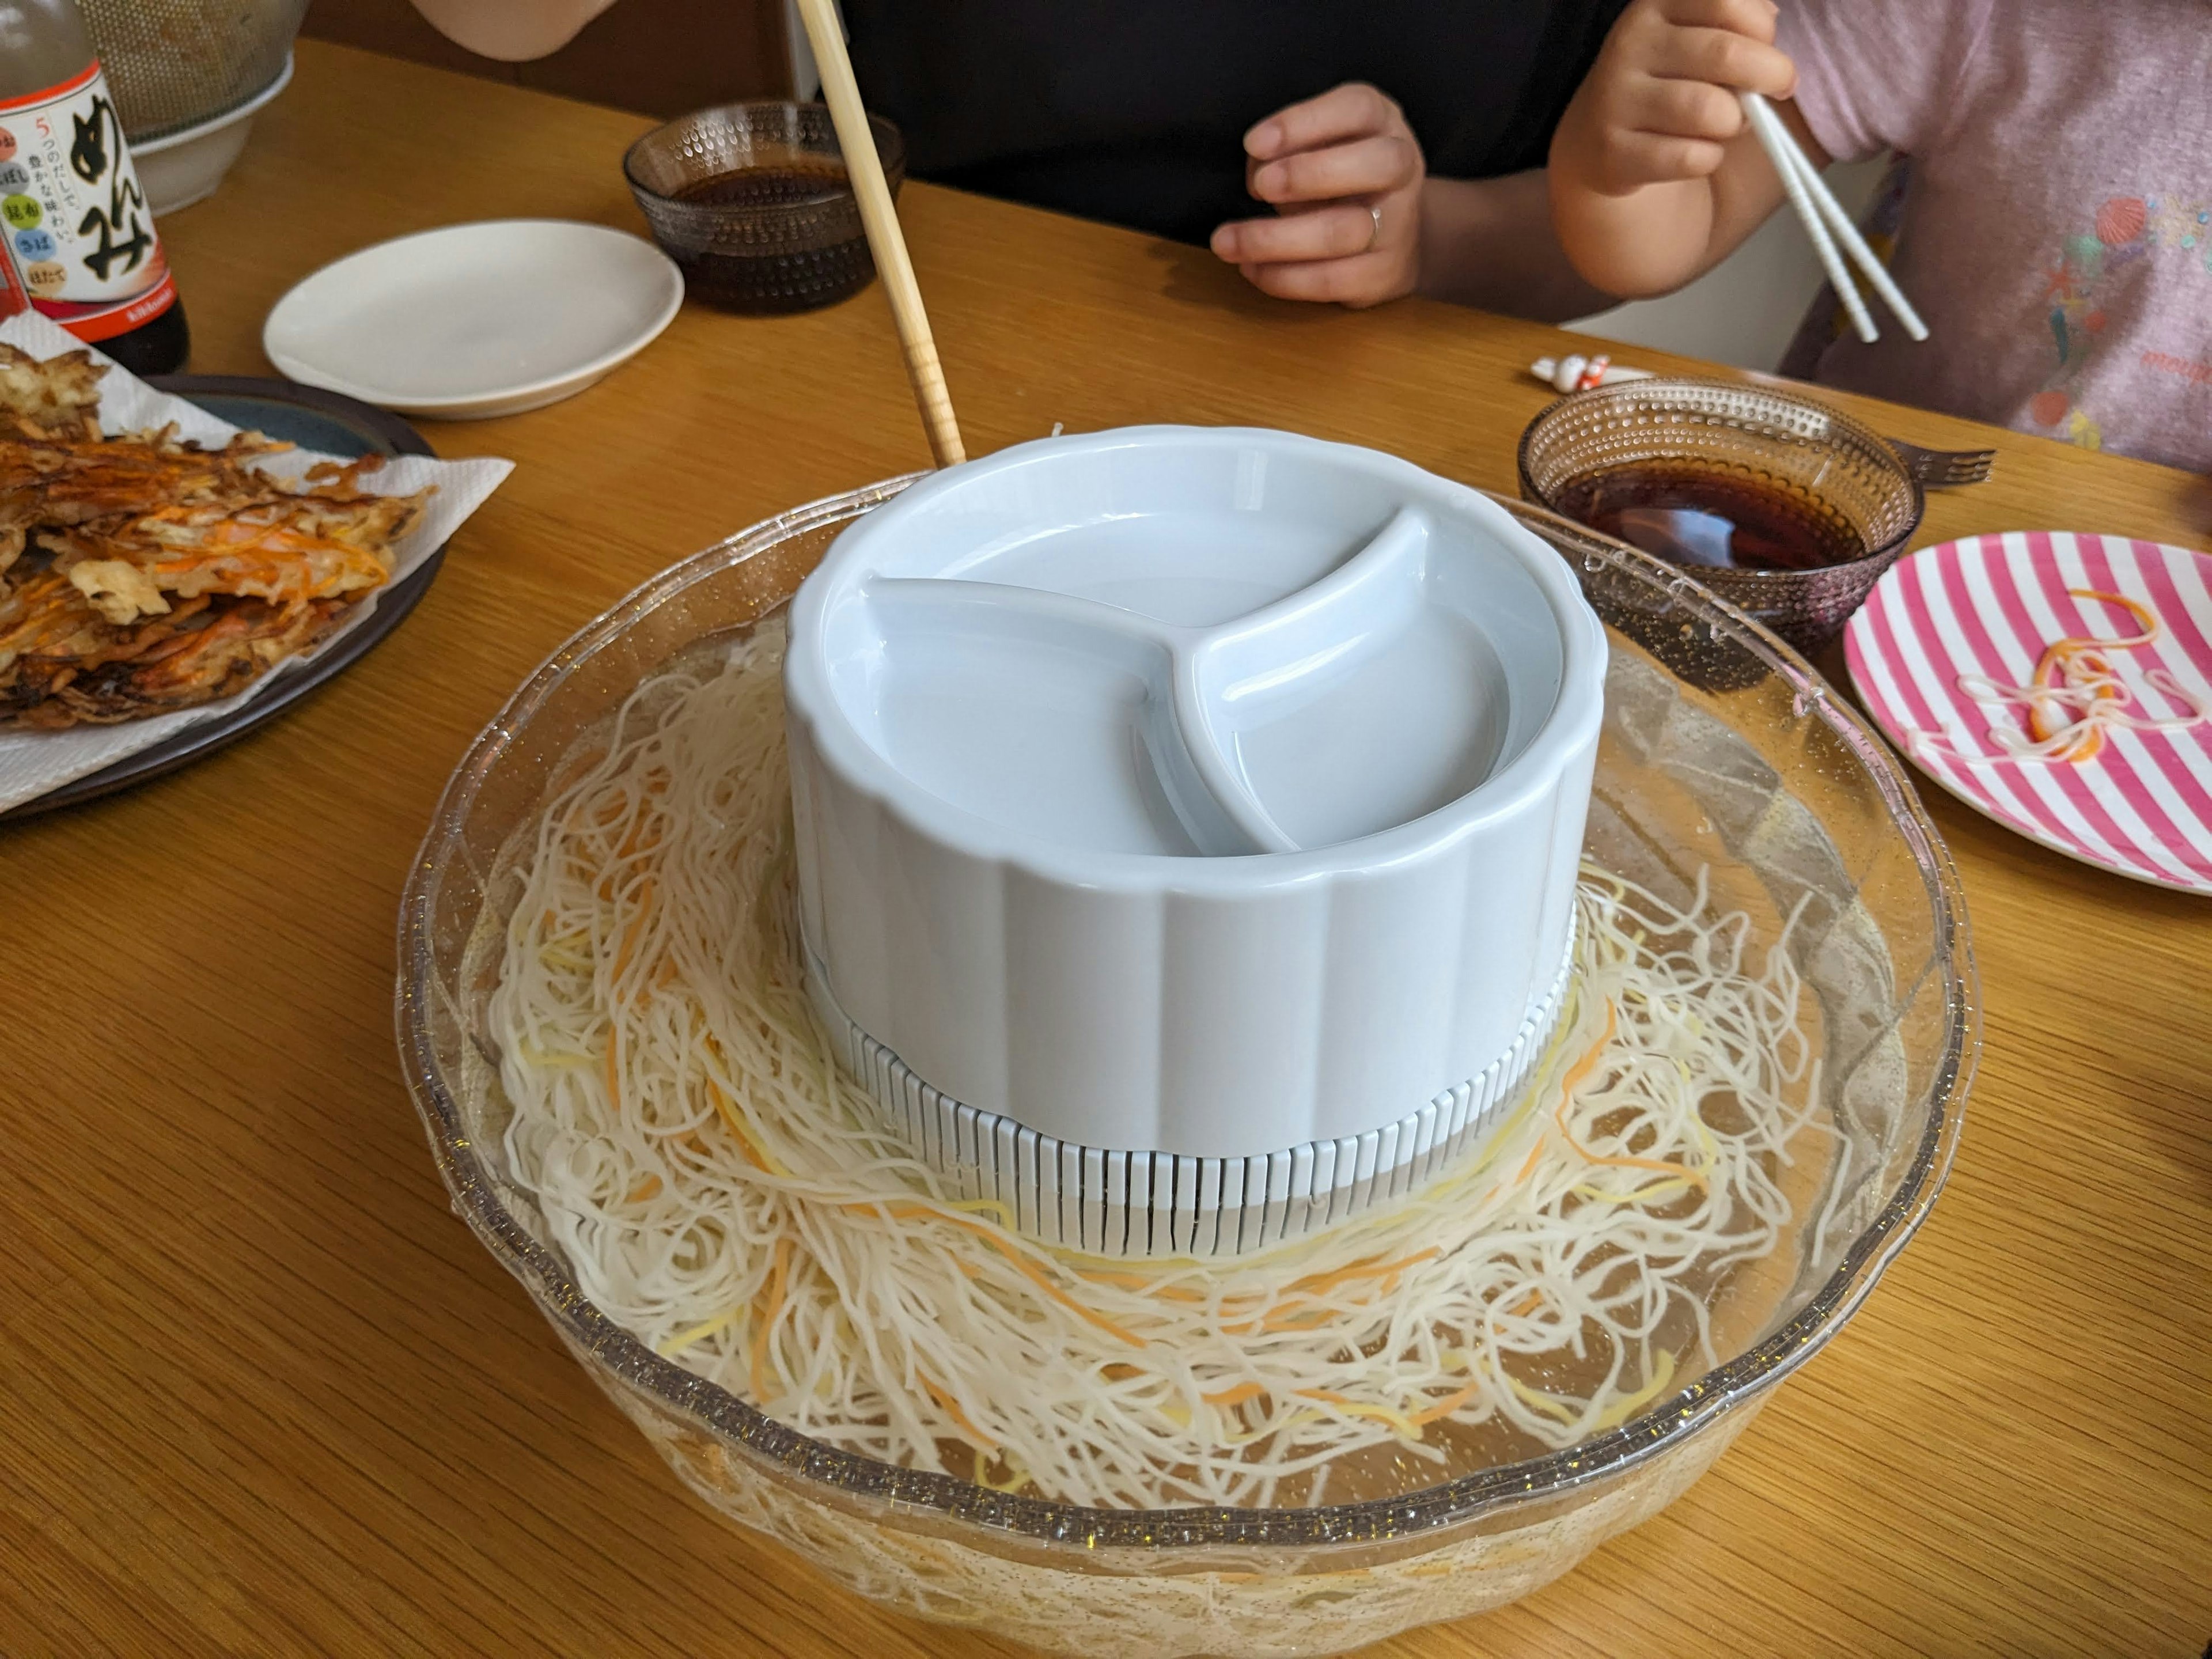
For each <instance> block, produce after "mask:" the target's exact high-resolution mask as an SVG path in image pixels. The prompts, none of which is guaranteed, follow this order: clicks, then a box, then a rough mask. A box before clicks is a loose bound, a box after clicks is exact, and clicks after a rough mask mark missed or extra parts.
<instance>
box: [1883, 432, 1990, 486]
mask: <svg viewBox="0 0 2212 1659" xmlns="http://www.w3.org/2000/svg"><path fill="white" fill-rule="evenodd" d="M1887 442H1888V444H1889V447H1891V448H1892V449H1893V450H1895V451H1896V452H1897V453H1898V456H1899V459H1902V460H1903V461H1904V463H1905V470H1906V471H1909V472H1911V474H1912V476H1913V477H1916V478H1917V479H1918V480H1919V481H1920V482H1921V483H1922V484H1923V486H1925V487H1926V488H1928V489H1959V488H1960V486H1962V485H1965V484H1978V483H1988V482H1989V477H1990V468H1991V467H1993V466H1995V465H1996V460H1997V453H1996V450H1994V449H1923V448H1922V447H1920V446H1919V445H1918V444H1909V443H1906V442H1905V441H1904V440H1903V439H1902V438H1891V439H1889V440H1887Z"/></svg>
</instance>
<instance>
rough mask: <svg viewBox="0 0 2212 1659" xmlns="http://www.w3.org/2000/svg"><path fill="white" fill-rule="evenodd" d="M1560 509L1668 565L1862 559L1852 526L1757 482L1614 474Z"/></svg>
mask: <svg viewBox="0 0 2212 1659" xmlns="http://www.w3.org/2000/svg"><path fill="white" fill-rule="evenodd" d="M1559 511H1560V512H1562V513H1565V514H1566V515H1567V516H1568V517H1569V518H1571V519H1577V520H1581V521H1582V522H1583V524H1586V525H1588V526H1589V527H1590V528H1591V529H1593V530H1596V531H1601V532H1603V533H1605V534H1606V535H1608V536H1613V537H1617V538H1620V540H1622V541H1624V542H1626V543H1628V544H1630V545H1631V546H1632V547H1640V548H1642V549H1643V550H1644V551H1645V552H1647V553H1653V554H1656V555H1657V556H1659V557H1661V558H1662V559H1664V560H1666V561H1667V562H1668V563H1670V564H1679V565H1684V566H1687V567H1689V568H1693V569H1695V568H1705V569H1715V568H1717V569H1725V570H1818V569H1820V568H1824V567H1825V566H1827V565H1832V564H1845V563H1848V562H1850V561H1851V560H1853V559H1863V558H1864V557H1865V556H1866V555H1867V551H1868V550H1867V546H1866V544H1865V543H1864V542H1863V541H1862V540H1861V539H1860V538H1859V536H1858V534H1857V532H1855V531H1853V530H1852V529H1851V528H1850V526H1847V525H1844V524H1842V523H1840V522H1838V521H1837V520H1834V519H1832V518H1829V517H1826V516H1825V515H1824V514H1823V513H1821V512H1820V509H1819V508H1818V507H1815V506H1814V503H1812V502H1811V501H1807V500H1806V499H1805V498H1804V497H1802V496H1800V495H1791V494H1790V493H1789V492H1787V491H1785V490H1784V489H1778V488H1777V487H1776V486H1774V485H1772V484H1768V483H1760V482H1759V480H1757V479H1753V478H1744V477H1731V476H1729V474H1726V473H1719V472H1705V471H1697V470H1696V469H1694V468H1686V467H1681V466H1679V465H1670V466H1653V465H1638V466H1625V467H1620V468H1617V469H1616V470H1614V471H1609V472H1601V473H1599V474H1598V475H1597V476H1596V477H1589V478H1579V479H1577V480H1576V481H1575V482H1574V483H1571V484H1569V485H1567V486H1566V488H1565V489H1562V490H1560V491H1559Z"/></svg>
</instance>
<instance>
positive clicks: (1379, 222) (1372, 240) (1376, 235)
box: [1359, 202, 1383, 253]
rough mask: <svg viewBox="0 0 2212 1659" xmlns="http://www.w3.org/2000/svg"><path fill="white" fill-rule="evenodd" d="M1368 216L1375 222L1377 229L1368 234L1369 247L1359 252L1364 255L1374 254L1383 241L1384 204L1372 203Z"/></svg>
mask: <svg viewBox="0 0 2212 1659" xmlns="http://www.w3.org/2000/svg"><path fill="white" fill-rule="evenodd" d="M1367 216H1368V217H1369V218H1370V219H1372V220H1373V221H1374V222H1375V228H1374V229H1372V230H1370V231H1369V232H1368V233H1367V246H1365V247H1364V248H1362V249H1360V250H1359V251H1360V252H1362V253H1372V252H1375V249H1376V246H1377V245H1378V244H1379V243H1380V242H1381V241H1382V240H1383V204H1382V203H1380V202H1370V203H1369V204H1367Z"/></svg>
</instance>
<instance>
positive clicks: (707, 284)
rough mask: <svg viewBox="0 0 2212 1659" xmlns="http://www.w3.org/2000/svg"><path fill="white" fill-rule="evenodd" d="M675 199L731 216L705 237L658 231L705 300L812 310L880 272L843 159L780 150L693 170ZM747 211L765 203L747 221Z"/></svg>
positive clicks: (687, 284) (734, 307) (744, 307)
mask: <svg viewBox="0 0 2212 1659" xmlns="http://www.w3.org/2000/svg"><path fill="white" fill-rule="evenodd" d="M674 199H675V200H677V201H678V202H682V203H684V204H685V205H687V206H690V207H696V208H710V209H721V210H727V213H728V216H729V222H728V223H727V224H726V225H723V226H719V227H718V228H716V230H715V231H714V234H712V235H711V236H710V237H709V238H708V240H707V241H706V243H705V245H704V246H696V245H690V243H689V240H688V239H679V238H676V237H671V236H667V235H664V236H662V237H661V238H660V242H661V246H662V247H663V248H665V250H666V251H667V253H668V255H669V257H670V258H672V259H674V260H675V261H676V263H677V264H678V266H679V267H681V268H682V270H683V272H684V290H685V292H686V293H688V294H689V295H690V296H691V298H693V299H695V300H697V301H702V303H704V304H707V305H710V306H717V307H720V308H721V309H723V310H725V311H745V312H775V311H806V310H811V308H812V307H816V306H822V305H828V304H829V303H830V302H831V301H836V300H842V299H843V298H844V297H845V296H846V295H848V294H852V293H854V292H856V291H858V290H859V289H863V288H866V286H867V285H868V281H869V279H870V278H871V277H872V276H874V275H875V273H876V267H875V262H874V260H873V259H872V258H870V257H869V254H868V243H867V237H866V234H865V233H864V232H863V231H862V229H861V227H860V212H859V210H858V208H857V207H856V206H855V205H854V201H853V197H852V193H851V190H850V187H849V186H848V184H847V182H846V178H845V165H844V163H843V162H842V161H836V160H832V159H827V158H824V159H821V160H817V159H815V158H812V157H795V158H788V159H786V158H779V159H778V160H777V161H776V162H775V164H773V165H771V166H766V167H740V168H738V169H736V170H735V171H733V172H730V173H715V174H714V175H713V176H712V177H710V178H706V179H695V180H693V181H692V182H691V183H690V184H688V185H684V186H683V187H682V188H681V189H680V190H678V191H676V192H675V195H674ZM762 210H765V211H762ZM749 211H756V212H761V217H760V218H759V219H757V220H756V221H754V222H752V223H751V224H750V225H748V223H747V221H746V215H747V213H748V212H749Z"/></svg>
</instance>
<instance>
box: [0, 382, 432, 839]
mask: <svg viewBox="0 0 2212 1659" xmlns="http://www.w3.org/2000/svg"><path fill="white" fill-rule="evenodd" d="M147 384H148V385H149V386H152V387H153V388H154V389H155V391H157V392H170V393H172V394H173V395H174V396H176V397H179V398H184V399H185V401H186V402H188V403H194V404H198V405H199V406H200V407H201V408H202V409H204V410H207V412H208V413H209V414H210V415H213V416H216V417H217V418H218V419H221V420H225V421H228V422H230V423H231V424H232V425H233V426H241V427H248V428H252V429H253V430H255V431H258V432H265V433H267V434H268V435H270V437H272V438H284V439H289V441H292V442H293V443H295V444H297V445H299V446H300V447H301V448H302V449H317V450H320V451H322V452H323V453H325V454H329V455H343V456H347V457H349V458H350V457H352V456H355V455H366V454H368V453H369V452H370V451H372V450H374V451H375V452H376V453H379V454H381V455H429V454H433V453H435V451H433V450H432V449H431V447H430V446H429V445H428V444H427V443H425V442H424V441H422V434H421V433H419V432H417V431H416V429H415V428H413V427H411V426H410V425H408V424H407V422H404V421H403V420H401V419H400V418H399V417H398V416H397V415H394V414H392V413H391V412H390V411H389V410H382V409H376V408H373V407H371V406H370V405H369V404H364V403H359V402H356V400H355V399H353V398H344V397H341V396H339V395H338V394H337V392H325V391H322V390H321V389H320V388H319V387H316V386H300V385H298V384H296V383H295V382H294V381H291V380H264V379H261V378H259V377H257V376H251V375H233V374H156V375H155V376H153V377H152V378H151V379H150V380H148V381H147ZM445 559H446V550H445V548H444V547H442V546H441V547H440V548H439V549H438V550H436V551H435V552H434V553H432V554H431V555H430V556H429V557H428V558H427V559H425V560H423V561H422V563H421V564H419V565H417V566H416V568H414V569H413V570H412V571H410V572H409V573H408V574H407V575H406V576H405V577H404V578H403V579H402V580H399V581H397V582H395V583H393V584H392V586H390V587H387V588H386V589H385V590H384V592H381V593H380V594H379V595H378V596H377V600H376V608H375V609H374V611H370V612H369V613H368V621H366V622H364V623H362V625H361V626H360V627H358V628H356V629H354V630H353V631H352V632H351V633H349V634H348V635H345V636H344V637H343V639H341V640H339V641H337V643H336V644H335V645H333V646H332V647H331V648H330V649H329V650H328V651H326V652H325V653H323V654H322V655H321V656H320V657H318V658H317V659H315V660H314V661H313V662H312V663H309V664H307V665H306V666H304V667H301V668H295V669H290V670H287V671H283V673H280V674H279V675H278V676H277V678H276V679H275V680H273V681H271V682H270V684H269V687H268V689H267V690H264V692H262V694H261V695H260V696H258V697H256V698H254V699H253V700H252V702H249V703H247V704H246V705H245V707H243V708H239V709H236V710H234V711H233V712H232V713H230V714H225V715H222V717H220V718H219V719H216V720H207V721H204V722H203V723H202V724H200V725H198V726H187V727H186V728H185V730H183V731H182V732H178V733H177V735H176V736H174V737H173V738H169V739H167V741H166V742H162V743H157V744H155V745H154V746H153V747H152V748H150V749H141V750H139V751H138V752H137V754H135V755H125V757H123V758H122V759H121V760H119V761H117V762H116V763H114V764H113V765H112V766H106V767H102V768H101V769H100V770H99V771H97V772H90V773H88V774H86V775H84V776H83V777H81V778H77V779H76V780H74V781H70V782H69V783H64V784H63V785H61V786H60V787H58V788H55V789H50V790H48V791H47V792H46V793H45V794H43V795H40V796H38V797H37V798H36V799H32V800H27V801H22V802H20V803H18V804H17V805H15V806H13V807H11V808H9V810H8V811H5V812H0V818H27V817H32V816H33V814H36V813H40V812H51V811H53V810H54V809H55V808H57V807H61V806H75V805H79V804H80V803H82V802H84V801H88V800H97V799H99V798H100V796H102V795H112V794H113V793H115V792H116V791H117V790H118V789H128V788H130V787H131V786H133V785H134V784H140V783H144V782H147V781H149V780H150V779H154V778H158V777H160V776H161V775H162V774H164V773H167V772H173V771H175V770H176V769H178V768H179V767H180V766H189V765H191V763H193V762H194V761H196V760H199V759H201V758H202V757H205V756H208V755H211V754H213V753H214V752H215V751H216V750H218V749H220V748H222V746H223V745H224V744H227V743H235V742H236V741H237V740H238V739H239V738H242V737H244V736H245V735H246V733H247V732H251V731H252V730H253V729H254V728H255V727H256V726H261V725H262V724H264V722H266V721H269V720H274V719H276V716H277V715H279V714H283V712H284V711H285V710H286V709H287V708H290V707H291V706H292V705H293V704H294V703H295V702H299V700H300V699H301V698H302V697H304V696H307V693H309V692H310V691H313V690H314V689H315V688H316V687H317V686H319V685H320V684H323V683H324V682H325V681H326V680H328V679H330V678H331V677H332V676H334V675H337V674H343V672H345V671H346V670H347V669H349V668H350V667H351V666H352V665H354V664H355V663H356V662H357V661H359V660H360V659H362V657H363V656H365V655H367V654H368V652H369V650H370V649H371V648H372V647H374V646H375V644H376V643H377V641H380V640H381V639H382V638H383V637H384V636H385V635H387V634H389V633H390V632H391V631H392V629H395V628H397V627H398V626H399V624H400V623H403V622H404V621H405V620H406V619H407V613H408V612H409V611H412V610H413V609H414V608H415V606H416V602H417V601H418V600H420V599H422V595H423V594H424V593H425V592H428V590H429V586H430V584H431V583H432V582H433V581H434V580H436V579H437V574H438V567H439V566H440V565H441V564H443V563H444V562H445Z"/></svg>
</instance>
